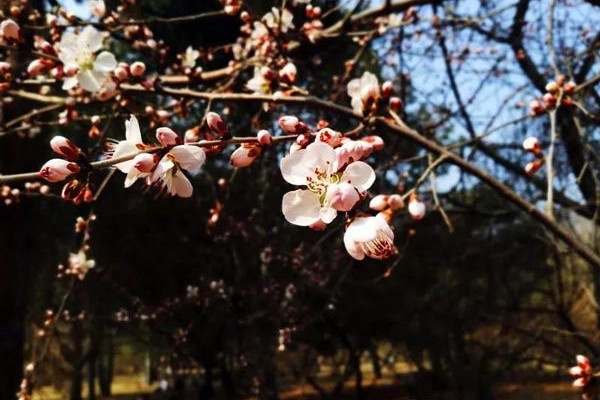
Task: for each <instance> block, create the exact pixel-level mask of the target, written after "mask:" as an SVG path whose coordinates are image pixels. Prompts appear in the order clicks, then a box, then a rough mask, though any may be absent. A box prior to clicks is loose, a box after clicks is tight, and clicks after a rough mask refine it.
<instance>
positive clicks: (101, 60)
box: [94, 51, 117, 72]
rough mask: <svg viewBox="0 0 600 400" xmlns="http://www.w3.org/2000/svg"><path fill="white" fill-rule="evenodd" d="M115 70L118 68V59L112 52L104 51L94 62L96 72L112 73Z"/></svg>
mask: <svg viewBox="0 0 600 400" xmlns="http://www.w3.org/2000/svg"><path fill="white" fill-rule="evenodd" d="M115 68H117V59H116V58H115V56H114V54H113V53H111V52H108V51H103V52H102V53H100V54H98V57H96V60H95V61H94V70H96V71H100V72H111V71H112V70H114V69H115Z"/></svg>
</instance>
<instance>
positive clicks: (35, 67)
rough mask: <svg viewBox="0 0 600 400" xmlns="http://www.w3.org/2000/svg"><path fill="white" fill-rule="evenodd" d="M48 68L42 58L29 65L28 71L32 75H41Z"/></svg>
mask: <svg viewBox="0 0 600 400" xmlns="http://www.w3.org/2000/svg"><path fill="white" fill-rule="evenodd" d="M45 69H46V64H45V63H44V62H43V61H42V60H33V61H32V62H30V63H29V65H28V66H27V73H28V74H29V75H31V76H35V75H40V74H42V73H43V72H44V70H45Z"/></svg>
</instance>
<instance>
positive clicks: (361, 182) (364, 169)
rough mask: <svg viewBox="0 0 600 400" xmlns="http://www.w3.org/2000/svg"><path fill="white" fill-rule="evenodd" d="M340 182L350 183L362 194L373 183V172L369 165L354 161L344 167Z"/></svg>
mask: <svg viewBox="0 0 600 400" xmlns="http://www.w3.org/2000/svg"><path fill="white" fill-rule="evenodd" d="M341 181H342V182H347V183H350V184H351V185H352V186H354V187H355V188H357V189H358V190H360V191H361V192H364V191H366V190H367V189H369V188H370V187H371V185H373V182H375V171H373V168H371V166H370V165H369V164H367V163H364V162H362V161H356V162H353V163H351V164H350V165H348V166H347V167H346V170H345V171H344V173H343V175H342V179H341Z"/></svg>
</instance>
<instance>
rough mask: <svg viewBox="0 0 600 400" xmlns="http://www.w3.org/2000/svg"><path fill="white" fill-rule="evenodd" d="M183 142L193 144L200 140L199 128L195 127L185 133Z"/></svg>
mask: <svg viewBox="0 0 600 400" xmlns="http://www.w3.org/2000/svg"><path fill="white" fill-rule="evenodd" d="M183 140H184V141H185V142H186V143H194V142H197V141H198V140H200V127H199V126H195V127H193V128H190V129H188V130H187V131H185V136H184V139H183Z"/></svg>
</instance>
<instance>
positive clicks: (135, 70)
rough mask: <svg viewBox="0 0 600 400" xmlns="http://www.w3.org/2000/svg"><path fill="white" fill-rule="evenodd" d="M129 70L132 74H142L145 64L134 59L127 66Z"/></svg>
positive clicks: (144, 70)
mask: <svg viewBox="0 0 600 400" xmlns="http://www.w3.org/2000/svg"><path fill="white" fill-rule="evenodd" d="M129 72H130V73H131V75H132V76H142V75H144V72H146V64H144V63H143V62H141V61H136V62H134V63H133V64H131V66H130V67H129Z"/></svg>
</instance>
